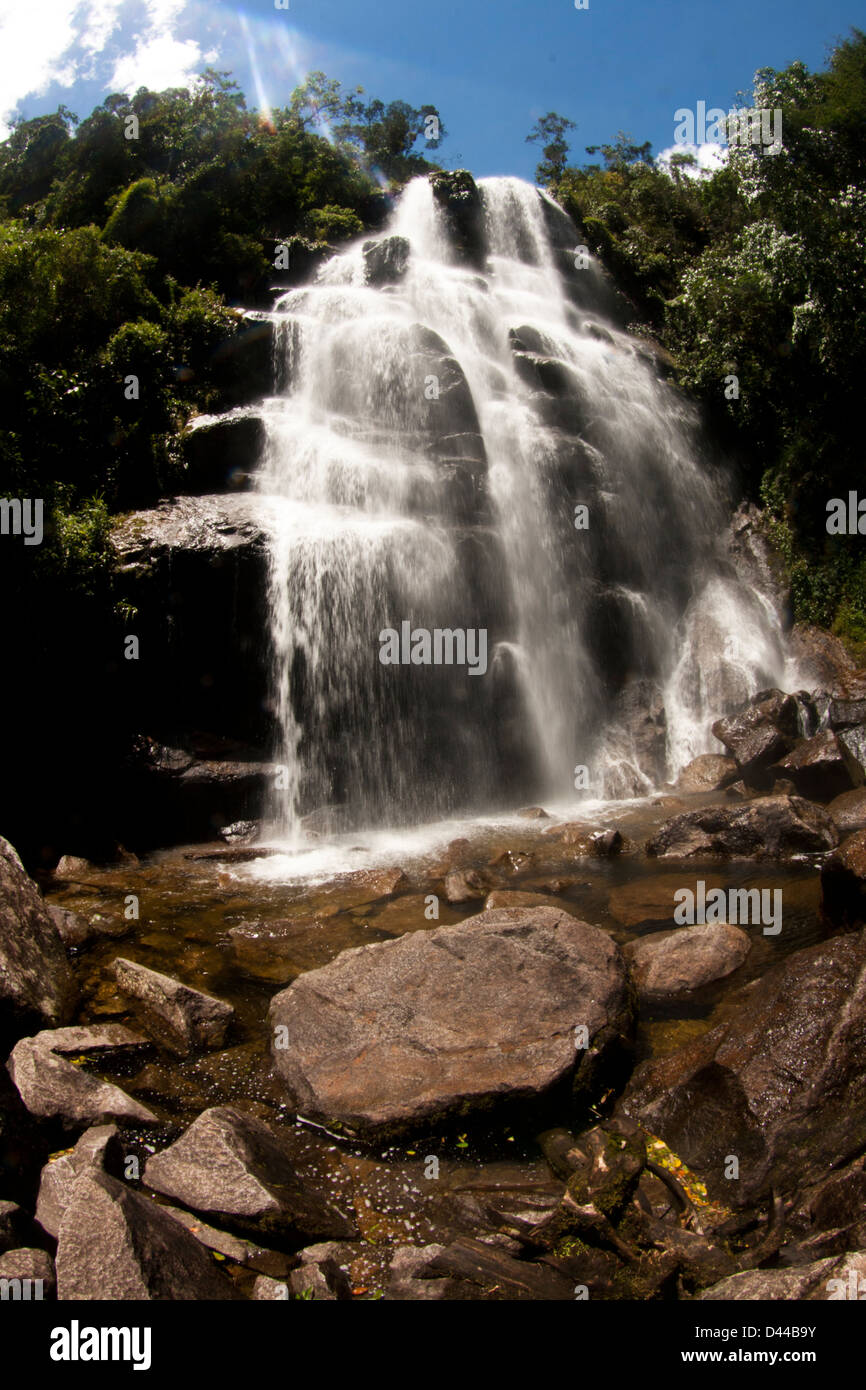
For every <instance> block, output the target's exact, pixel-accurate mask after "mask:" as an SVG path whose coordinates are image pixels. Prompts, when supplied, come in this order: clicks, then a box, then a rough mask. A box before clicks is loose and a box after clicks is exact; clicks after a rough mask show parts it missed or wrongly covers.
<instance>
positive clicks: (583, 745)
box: [257, 179, 784, 835]
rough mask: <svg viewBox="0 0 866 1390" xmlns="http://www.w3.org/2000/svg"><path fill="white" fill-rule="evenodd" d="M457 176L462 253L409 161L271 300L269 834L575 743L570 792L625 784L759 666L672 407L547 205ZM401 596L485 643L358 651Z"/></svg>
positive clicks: (761, 659) (749, 685)
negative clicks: (371, 222) (318, 260)
mask: <svg viewBox="0 0 866 1390" xmlns="http://www.w3.org/2000/svg"><path fill="white" fill-rule="evenodd" d="M479 189H480V195H481V202H482V208H480V209H479V211H480V212H482V214H483V225H482V231H481V234H480V237H479V245H478V246H477V247H476V248H475V251H474V253H473V254H469V255H467V254H466V252H465V248H464V249H463V250H461V249H460V248H459V246H458V247H455V243H454V237H453V235H452V234H451V230H452V229H451V226H450V224H449V221H448V215H447V209H446V208H443V207H442V206H440V205H439V204H438V203H437V200H436V197H435V196H434V191H433V189H432V187H431V184H430V182H429V181H428V180H426V179H418V180H415V181H414V182H413V183H411V184H410V185H409V186H408V187H407V188H406V190H405V191H404V192H403V194H402V195H401V197H400V200H399V203H398V205H397V207H396V210H395V212H394V215H393V218H392V223H391V225H390V227H389V228H388V229H387V231H386V232H385V233H383V234H382V235H381V236H379V237H376V238H373V240H372V241H367V242H365V243H363V244H360V243H359V244H356V245H354V246H353V247H351V248H350V249H349V250H347V251H346V252H345V253H344V254H342V255H339V256H336V257H334V258H333V259H332V260H331V261H329V262H328V264H327V265H326V266H324V267H323V269H322V270H321V271H320V273H319V275H318V278H317V280H316V282H315V283H314V284H311V285H308V286H305V287H303V288H300V289H296V290H292V291H291V292H289V293H287V294H285V295H284V296H283V297H282V298H281V299H280V300H279V301H278V303H277V305H276V308H275V312H274V319H275V322H276V325H277V335H276V345H277V346H276V351H277V359H278V360H277V379H278V380H279V381H280V382H282V383H284V385H283V389H282V394H280V395H278V396H275V397H272V398H270V399H269V400H268V401H267V402H266V403H265V405H264V415H265V421H266V429H267V446H266V449H265V454H264V457H263V459H262V462H261V466H260V469H259V473H258V479H257V482H258V489H259V492H260V494H261V495H262V502H263V508H264V509H265V510H266V511H267V514H268V518H269V530H270V535H271V550H270V556H271V572H270V594H271V612H270V637H271V643H272V651H273V705H274V712H275V717H276V723H277V726H278V738H279V748H278V753H277V758H278V761H279V762H280V763H281V764H282V765H283V766H284V768H285V769H286V771H285V774H284V776H283V778H282V779H281V783H280V786H279V788H278V790H277V792H276V797H277V801H276V804H275V806H274V808H273V810H274V819H275V820H276V822H277V828H278V830H279V832H280V833H282V834H283V835H289V834H291V832H292V831H293V830H294V828H295V827H296V826H297V823H298V819H299V817H300V816H301V814H302V813H303V812H305V811H307V810H309V809H311V808H313V807H317V806H322V805H331V806H334V805H337V804H339V805H341V806H343V807H345V808H346V817H347V823H349V824H355V825H360V824H367V825H372V824H377V823H378V824H388V823H391V824H395V823H399V822H401V821H402V822H405V821H406V820H412V821H430V820H433V819H435V818H437V817H439V816H442V815H447V814H456V813H466V812H471V811H473V810H474V811H480V810H491V809H496V808H497V807H506V806H512V807H513V806H514V805H515V804H516V802H515V800H514V798H529V797H542V796H546V797H550V798H555V799H558V800H560V801H561V800H563V799H565V798H566V797H568V796H569V795H570V796H571V797H572V798H573V796H574V791H573V787H574V773H575V768H576V767H577V766H579V765H581V766H583V767H585V768H586V769H587V776H586V781H585V785H586V792H587V794H588V795H591V796H594V797H598V796H612V797H621V796H634V795H639V794H642V793H643V792H645V791H647V790H649V789H650V788H651V787H652V786H653V785H657V784H658V783H659V782H660V781H662V780H663V779H664V777H665V776H671V775H673V774H675V773H676V771H677V770H678V768H679V767H681V766H682V765H683V763H684V762H685V761H687V760H688V759H689V758H690V757H692V756H694V755H695V754H696V753H698V752H702V751H707V750H708V748H709V747H710V746H711V743H712V740H711V738H710V736H709V734H708V731H707V719H708V718H709V717H710V716H712V715H717V714H719V713H721V712H722V710H723V708H725V707H726V706H727V707H730V705H731V704H732V703H734V702H735V701H736V700H737V699H743V698H744V697H745V696H747V695H748V694H749V693H752V692H754V691H755V690H756V689H758V688H759V687H760V686H761V685H765V684H768V683H772V682H773V681H774V680H776V679H778V677H779V676H780V674H781V669H782V665H783V659H784V658H783V651H782V645H781V639H780V636H779V628H778V622H777V617H776V615H775V614H774V612H773V611H772V609H771V608H770V606H769V605H767V604H766V603H765V602H763V601H762V600H761V599H760V598H759V596H758V595H756V594H755V593H754V591H753V590H752V589H751V588H750V587H749V586H748V585H746V584H743V583H741V582H739V581H738V580H737V578H736V576H735V574H734V573H733V571H732V570H731V568H730V566H729V565H728V564H727V563H726V561H725V558H724V555H723V553H722V546H721V538H722V536H723V534H724V531H725V525H726V517H725V511H724V500H723V487H722V483H721V481H720V480H719V479H718V477H714V476H713V475H712V474H711V473H710V472H709V471H708V470H706V469H705V468H703V467H702V466H701V464H700V461H699V447H700V446H699V432H698V428H697V422H696V418H695V415H694V411H693V409H692V407H691V406H690V405H689V404H688V403H687V402H686V401H685V400H684V398H683V397H682V396H681V395H680V394H679V393H677V392H676V391H675V390H673V389H672V388H671V387H669V386H667V385H666V384H665V383H664V381H663V380H661V379H660V376H659V371H658V368H657V365H656V362H655V359H654V357H653V354H652V352H651V351H650V350H649V348H648V346H647V345H646V344H645V343H643V342H642V341H641V340H639V339H637V338H635V337H633V336H630V335H629V334H628V333H626V332H625V331H624V328H623V315H622V313H621V312H620V310H619V306H618V300H617V297H616V295H615V294H614V293H613V291H612V290H610V289H609V288H608V287H607V285H606V282H605V280H604V277H603V274H602V273H601V271H600V269H599V267H598V265H597V264H596V263H595V262H594V261H592V260H591V259H590V261H589V264H588V265H587V266H586V268H583V269H581V268H579V265H578V258H576V257H575V254H574V253H575V246H576V243H577V242H578V241H579V237H578V236H577V235H576V233H575V230H574V227H573V225H572V224H571V223H570V221H569V220H568V219H567V217H566V216H565V214H564V213H563V212H562V211H561V209H559V208H557V207H556V205H555V204H553V203H552V202H551V201H550V200H549V199H547V198H546V197H544V195H541V194H540V193H539V192H538V190H537V189H535V188H533V187H531V186H530V185H528V184H525V183H522V182H521V181H519V180H516V179H486V180H483V181H482V182H481V183H480V185H479ZM580 508H583V509H585V511H583V512H579V511H578V510H577V509H580ZM404 622H408V623H410V624H411V628H412V630H418V629H426V630H428V631H432V630H434V629H449V630H452V631H453V630H455V629H462V630H467V629H471V630H484V631H485V632H486V633H487V641H488V653H489V656H488V664H487V670H486V673H485V674H483V675H482V674H480V673H479V674H476V675H474V676H473V675H472V674H471V673H470V670H469V669H468V667H467V666H465V665H464V666H459V665H451V666H446V665H439V666H436V665H425V664H418V665H413V664H407V665H383V664H382V662H381V661H380V659H379V657H380V633H381V632H382V631H383V630H384V629H387V628H390V629H394V630H396V631H398V632H399V631H400V630H401V624H402V623H404Z"/></svg>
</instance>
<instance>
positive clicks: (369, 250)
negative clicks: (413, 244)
mask: <svg viewBox="0 0 866 1390" xmlns="http://www.w3.org/2000/svg"><path fill="white" fill-rule="evenodd" d="M409 250H410V247H409V242H408V241H407V239H406V237H403V236H389V237H385V238H384V240H382V241H365V242H364V273H365V276H366V279H367V284H368V285H373V286H374V287H375V288H378V287H379V286H380V285H396V284H397V283H398V281H400V280H402V278H403V276H404V275H405V274H406V268H407V266H408V264H409Z"/></svg>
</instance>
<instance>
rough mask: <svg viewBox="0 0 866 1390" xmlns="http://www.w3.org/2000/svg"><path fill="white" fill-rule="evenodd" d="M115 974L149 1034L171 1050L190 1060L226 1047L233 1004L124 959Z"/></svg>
mask: <svg viewBox="0 0 866 1390" xmlns="http://www.w3.org/2000/svg"><path fill="white" fill-rule="evenodd" d="M114 974H115V978H116V979H117V983H118V985H119V987H120V989H121V992H122V993H123V994H125V995H127V996H128V997H129V998H130V999H131V1000H132V1002H133V1006H134V1008H135V1010H136V1012H137V1013H139V1014H140V1015H141V1018H142V1022H143V1025H144V1026H145V1027H146V1029H147V1031H148V1032H149V1033H150V1034H151V1036H152V1037H154V1038H155V1039H156V1040H157V1041H158V1042H161V1043H162V1044H163V1045H164V1046H165V1047H167V1048H168V1049H169V1051H171V1052H176V1053H177V1054H178V1055H179V1056H181V1057H186V1056H188V1055H189V1053H191V1052H194V1051H196V1050H198V1049H207V1048H219V1047H224V1046H225V1042H226V1034H227V1033H228V1030H229V1028H230V1027H231V1024H232V1021H233V1019H234V1016H235V1011H234V1009H233V1008H232V1006H231V1004H226V1003H225V1002H224V1001H223V1000H222V999H214V997H213V996H212V995H210V994H203V993H202V991H201V990H199V989H192V988H191V987H190V986H189V985H185V984H182V983H181V981H180V980H174V979H172V977H171V976H170V975H163V974H161V973H160V972H159V971H157V970H150V969H149V968H148V967H147V966H146V965H140V964H139V963H138V962H137V961H132V960H125V959H124V958H123V957H122V956H118V958H117V959H116V960H115V962H114Z"/></svg>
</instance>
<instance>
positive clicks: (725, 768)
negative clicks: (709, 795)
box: [677, 753, 737, 792]
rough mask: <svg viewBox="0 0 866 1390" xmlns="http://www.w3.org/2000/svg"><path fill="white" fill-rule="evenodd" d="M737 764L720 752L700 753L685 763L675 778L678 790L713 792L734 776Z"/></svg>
mask: <svg viewBox="0 0 866 1390" xmlns="http://www.w3.org/2000/svg"><path fill="white" fill-rule="evenodd" d="M736 771H737V764H736V762H735V761H734V759H733V758H725V757H723V756H722V755H721V754H720V753H701V754H700V755H699V756H698V757H697V758H692V760H691V762H690V763H687V764H686V766H685V767H684V768H683V770H682V772H681V773H680V775H679V777H678V778H677V791H679V792H713V791H716V790H717V789H718V788H719V787H726V786H727V785H728V784H729V783H730V782H732V781H733V780H734V778H735V774H736Z"/></svg>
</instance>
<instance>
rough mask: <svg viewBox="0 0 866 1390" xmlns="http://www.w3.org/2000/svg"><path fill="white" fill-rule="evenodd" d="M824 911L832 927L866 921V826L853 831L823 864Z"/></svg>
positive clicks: (856, 924) (822, 905) (822, 889)
mask: <svg viewBox="0 0 866 1390" xmlns="http://www.w3.org/2000/svg"><path fill="white" fill-rule="evenodd" d="M821 915H822V917H823V918H824V921H825V922H826V923H827V924H828V925H829V926H831V927H854V926H862V924H863V923H864V922H866V830H858V831H856V832H855V833H854V834H853V835H850V836H849V837H848V839H847V840H844V841H843V842H842V844H841V845H840V846H839V848H838V849H837V850H835V851H834V852H833V854H831V855H829V856H828V857H827V859H826V860H825V861H824V863H823V865H822V866H821Z"/></svg>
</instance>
